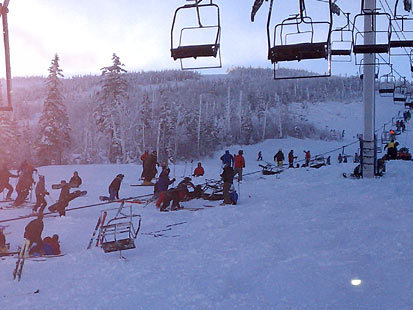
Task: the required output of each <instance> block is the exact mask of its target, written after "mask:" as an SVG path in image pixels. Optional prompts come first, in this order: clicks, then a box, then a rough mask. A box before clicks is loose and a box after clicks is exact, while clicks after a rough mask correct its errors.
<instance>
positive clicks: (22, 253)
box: [13, 239, 30, 281]
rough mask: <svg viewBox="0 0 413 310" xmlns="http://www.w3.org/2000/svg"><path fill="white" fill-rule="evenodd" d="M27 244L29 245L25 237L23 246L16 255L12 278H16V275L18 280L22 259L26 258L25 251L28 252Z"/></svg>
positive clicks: (21, 268)
mask: <svg viewBox="0 0 413 310" xmlns="http://www.w3.org/2000/svg"><path fill="white" fill-rule="evenodd" d="M29 246H30V241H29V240H27V239H24V242H23V246H22V248H21V250H20V252H19V255H18V257H17V262H16V268H14V271H13V279H14V280H16V277H17V280H18V281H20V279H21V277H22V272H23V266H24V261H25V260H26V257H27V253H28V252H29Z"/></svg>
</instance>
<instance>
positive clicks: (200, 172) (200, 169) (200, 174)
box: [193, 163, 205, 177]
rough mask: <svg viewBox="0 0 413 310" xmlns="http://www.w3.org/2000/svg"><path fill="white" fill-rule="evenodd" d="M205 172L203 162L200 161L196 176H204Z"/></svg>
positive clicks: (195, 171) (195, 172)
mask: <svg viewBox="0 0 413 310" xmlns="http://www.w3.org/2000/svg"><path fill="white" fill-rule="evenodd" d="M204 174H205V171H204V168H203V167H202V165H201V163H198V166H197V167H196V168H195V170H194V174H193V176H194V177H202V176H203V175H204Z"/></svg>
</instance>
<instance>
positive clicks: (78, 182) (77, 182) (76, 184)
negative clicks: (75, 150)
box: [69, 171, 82, 188]
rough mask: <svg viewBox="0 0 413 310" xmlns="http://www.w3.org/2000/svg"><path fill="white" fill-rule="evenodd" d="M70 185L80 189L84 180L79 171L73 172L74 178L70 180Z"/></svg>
mask: <svg viewBox="0 0 413 310" xmlns="http://www.w3.org/2000/svg"><path fill="white" fill-rule="evenodd" d="M69 184H70V187H72V188H78V187H79V186H80V185H81V184H82V179H81V178H80V176H79V173H78V172H77V171H75V172H73V176H72V177H71V178H70V181H69Z"/></svg>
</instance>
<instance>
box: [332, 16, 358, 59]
mask: <svg viewBox="0 0 413 310" xmlns="http://www.w3.org/2000/svg"><path fill="white" fill-rule="evenodd" d="M344 15H345V16H346V18H347V23H346V25H344V26H343V27H340V28H337V29H334V30H333V31H332V32H331V61H335V62H350V61H351V51H352V49H353V39H352V38H353V31H352V30H351V29H350V13H344Z"/></svg>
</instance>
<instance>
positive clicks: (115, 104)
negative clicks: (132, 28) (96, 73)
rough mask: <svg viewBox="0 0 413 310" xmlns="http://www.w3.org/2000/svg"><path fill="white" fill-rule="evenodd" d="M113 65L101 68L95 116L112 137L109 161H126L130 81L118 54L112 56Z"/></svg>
mask: <svg viewBox="0 0 413 310" xmlns="http://www.w3.org/2000/svg"><path fill="white" fill-rule="evenodd" d="M112 62H113V63H112V65H111V66H108V67H104V68H102V69H101V71H102V75H101V81H100V84H101V88H102V90H101V91H100V92H99V93H98V94H97V96H98V105H97V107H96V109H95V118H96V124H97V125H98V129H99V130H100V131H101V132H104V133H108V134H109V137H110V146H109V161H110V162H112V163H115V162H117V161H122V162H123V161H125V160H126V158H125V156H126V155H127V154H126V145H125V142H126V141H125V139H126V137H125V135H126V132H125V127H124V123H125V122H126V121H127V117H128V107H127V104H126V100H127V98H128V83H127V80H126V76H125V74H126V72H127V71H126V70H125V69H124V68H122V67H124V64H122V63H121V61H120V59H119V57H118V56H117V55H116V54H113V56H112Z"/></svg>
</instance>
